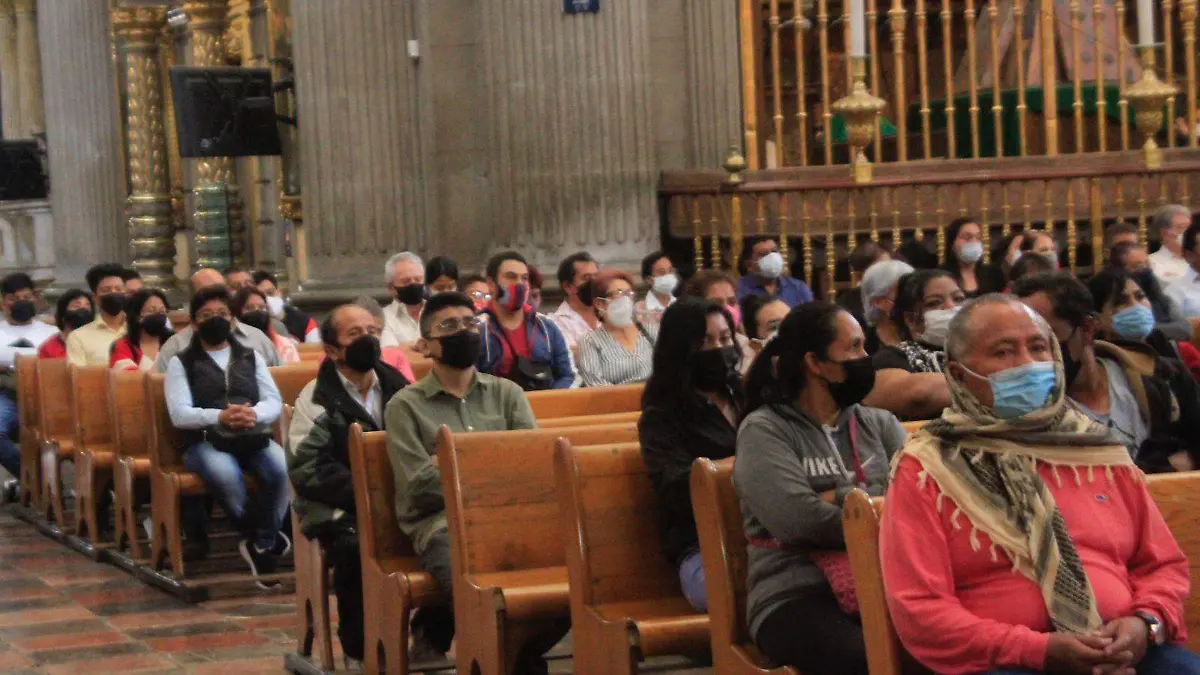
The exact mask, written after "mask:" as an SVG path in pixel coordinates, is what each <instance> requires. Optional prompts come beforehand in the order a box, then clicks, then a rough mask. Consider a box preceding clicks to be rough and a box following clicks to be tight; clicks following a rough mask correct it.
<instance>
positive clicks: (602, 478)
mask: <svg viewBox="0 0 1200 675" xmlns="http://www.w3.org/2000/svg"><path fill="white" fill-rule="evenodd" d="M555 474H556V483H557V487H558V497H559V499H560V500H561V516H562V523H563V524H562V528H563V533H564V540H565V543H566V546H567V575H568V578H569V579H570V596H571V625H572V631H573V632H572V640H573V643H574V646H575V672H576V673H579V674H581V675H613V674H620V673H627V674H628V673H636V672H637V671H638V663H639V662H640V661H642V660H645V659H647V658H650V657H652V656H660V655H665V654H702V653H705V652H707V651H708V650H709V646H710V642H711V640H710V635H709V616H708V615H706V614H698V613H697V612H696V610H694V609H692V607H691V605H690V604H688V601H687V600H686V599H685V598H684V597H683V593H682V591H681V589H680V586H679V574H678V571H677V570H676V569H675V566H674V565H672V564H671V563H670V562H669V561H668V560H667V559H666V557H665V556H664V555H663V553H662V549H661V538H660V536H659V529H658V519H657V518H655V517H654V513H655V512H656V507H657V504H656V500H657V497H656V496H655V494H654V491H653V488H652V487H651V485H650V479H649V477H648V476H647V474H646V467H645V465H644V463H643V462H642V454H641V449H640V447H639V446H638V444H637V443H625V444H619V445H602V446H593V447H575V446H573V444H572V443H571V441H568V440H562V441H559V444H558V448H557V451H556V455H555Z"/></svg>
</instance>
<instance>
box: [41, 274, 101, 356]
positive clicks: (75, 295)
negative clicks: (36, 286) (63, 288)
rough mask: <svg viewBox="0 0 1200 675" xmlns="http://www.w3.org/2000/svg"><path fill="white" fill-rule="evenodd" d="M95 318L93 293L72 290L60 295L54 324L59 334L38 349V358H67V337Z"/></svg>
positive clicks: (55, 310) (55, 309) (76, 289)
mask: <svg viewBox="0 0 1200 675" xmlns="http://www.w3.org/2000/svg"><path fill="white" fill-rule="evenodd" d="M95 318H96V307H95V305H93V304H92V294H91V293H88V292H87V291H85V290H82V289H78V288H72V289H70V290H68V291H67V292H65V293H63V294H62V295H60V296H59V297H58V304H57V305H56V306H55V308H54V324H55V325H56V326H58V330H59V333H58V335H55V336H54V337H52V338H50V339H49V340H46V341H45V342H43V343H42V346H41V347H38V358H39V359H65V358H67V336H68V335H70V334H71V331H73V330H75V329H76V328H79V327H80V326H86V325H88V324H89V323H91V322H92V321H93V320H94V319H95Z"/></svg>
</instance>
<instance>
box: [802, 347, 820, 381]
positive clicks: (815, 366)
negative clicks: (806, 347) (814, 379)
mask: <svg viewBox="0 0 1200 675" xmlns="http://www.w3.org/2000/svg"><path fill="white" fill-rule="evenodd" d="M804 365H805V367H807V368H808V374H809V375H816V376H820V375H821V360H820V359H819V358H817V354H816V352H808V353H807V354H805V355H804Z"/></svg>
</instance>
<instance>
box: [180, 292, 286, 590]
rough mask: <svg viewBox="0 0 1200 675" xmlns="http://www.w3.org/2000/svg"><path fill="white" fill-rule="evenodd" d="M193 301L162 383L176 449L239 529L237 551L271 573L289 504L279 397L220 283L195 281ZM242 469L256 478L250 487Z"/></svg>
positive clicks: (254, 568) (253, 569)
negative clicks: (277, 427)
mask: <svg viewBox="0 0 1200 675" xmlns="http://www.w3.org/2000/svg"><path fill="white" fill-rule="evenodd" d="M255 297H261V296H255ZM190 309H191V317H192V325H194V326H195V327H196V331H195V334H194V335H193V337H192V341H191V344H189V345H188V347H187V348H186V349H184V350H183V351H182V352H180V354H179V355H178V356H175V357H172V358H171V361H170V363H169V364H168V366H167V376H166V382H165V383H164V387H165V394H166V400H167V411H168V412H169V413H170V415H171V424H172V425H174V427H175V429H176V432H177V433H176V434H175V438H176V443H177V445H178V447H177V448H176V451H177V452H179V453H180V454H182V456H183V466H184V468H185V469H187V470H188V471H191V472H193V473H196V474H199V476H200V478H201V479H203V481H204V485H205V486H206V487H207V488H208V491H209V494H211V495H213V497H214V498H215V499H216V500H217V502H218V503H219V504H221V507H222V508H223V509H224V510H225V513H227V514H228V515H229V519H230V521H232V522H233V524H234V526H235V527H237V528H238V530H240V532H241V534H242V537H243V538H242V540H241V541H240V542H239V543H238V552H239V553H240V554H241V556H242V559H243V560H245V561H246V564H247V565H248V566H249V568H250V573H251V574H253V575H254V576H260V575H263V574H271V573H272V572H274V571H275V566H276V562H277V560H276V558H277V556H278V555H280V554H281V553H284V552H286V551H287V550H289V549H290V548H291V544H290V542H289V541H288V540H287V537H285V536H283V535H282V533H281V532H280V529H279V528H280V526H281V525H282V524H283V519H284V516H286V515H287V509H288V475H287V460H286V458H285V457H284V454H283V448H281V447H279V444H277V443H276V442H275V441H274V440H273V438H272V436H273V434H272V432H271V425H273V424H274V423H275V420H277V419H279V413H280V411H281V410H282V408H283V402H282V400H281V399H280V397H279V389H278V388H276V386H275V380H274V379H273V378H272V377H271V373H270V372H269V371H268V370H267V364H266V361H264V360H263V358H262V357H261V356H259V355H258V354H257V353H256V352H254V351H253V350H250V349H247V348H246V347H243V346H242V344H241V343H240V342H238V341H237V340H234V339H231V338H230V334H231V333H230V331H231V330H232V326H233V311H232V310H231V309H230V299H229V292H228V291H227V290H225V287H224V286H210V287H208V288H202V289H200V291H199V292H197V293H196V295H195V296H194V297H193V298H192V301H191V308H190ZM243 472H245V473H249V474H251V475H253V476H254V477H255V479H256V480H257V481H258V489H257V490H255V491H254V493H253V494H251V495H247V492H246V483H245V480H244V479H243V477H242V474H243ZM260 585H265V584H263V583H262V582H260Z"/></svg>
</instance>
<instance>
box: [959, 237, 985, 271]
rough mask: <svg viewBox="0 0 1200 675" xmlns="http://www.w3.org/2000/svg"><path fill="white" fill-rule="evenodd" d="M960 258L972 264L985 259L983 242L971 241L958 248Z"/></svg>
mask: <svg viewBox="0 0 1200 675" xmlns="http://www.w3.org/2000/svg"><path fill="white" fill-rule="evenodd" d="M958 259H959V260H961V261H962V262H965V263H967V264H968V265H972V264H974V263H977V262H979V261H980V260H982V259H983V242H982V241H971V242H967V243H966V244H963V245H962V247H961V248H959V249H958Z"/></svg>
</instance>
